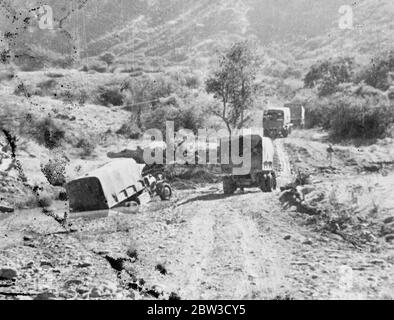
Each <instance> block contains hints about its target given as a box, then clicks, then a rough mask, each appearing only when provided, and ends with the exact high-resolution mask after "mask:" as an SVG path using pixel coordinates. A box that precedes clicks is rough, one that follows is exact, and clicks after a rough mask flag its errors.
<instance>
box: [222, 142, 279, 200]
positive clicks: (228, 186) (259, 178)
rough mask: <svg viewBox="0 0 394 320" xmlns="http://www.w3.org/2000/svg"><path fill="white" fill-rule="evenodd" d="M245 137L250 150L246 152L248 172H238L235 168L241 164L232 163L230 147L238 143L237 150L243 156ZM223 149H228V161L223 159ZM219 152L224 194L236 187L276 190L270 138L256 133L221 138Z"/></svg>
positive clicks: (228, 193) (266, 190)
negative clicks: (248, 162) (248, 163)
mask: <svg viewBox="0 0 394 320" xmlns="http://www.w3.org/2000/svg"><path fill="white" fill-rule="evenodd" d="M245 139H250V140H249V141H250V147H251V151H250V153H249V154H248V155H250V167H248V168H249V171H248V172H242V174H239V173H238V172H237V171H238V170H236V169H238V168H239V167H240V166H241V165H239V164H234V161H233V159H232V155H231V148H232V147H234V146H235V144H239V148H238V152H239V153H240V156H245V155H244V154H243V153H244V152H243V150H244V149H243V146H244V144H245V143H246V142H245ZM248 146H249V144H248ZM223 149H226V150H228V151H229V157H228V160H229V161H228V162H227V161H224V159H223V155H222V150H223ZM219 153H220V157H221V158H220V162H221V170H222V174H223V191H224V193H225V194H227V195H230V194H233V193H234V192H235V191H236V190H237V189H238V188H242V189H244V188H260V189H261V190H262V191H263V192H272V191H273V190H276V187H277V181H276V172H275V170H274V154H275V149H274V145H273V142H272V140H271V139H270V138H267V137H263V136H262V135H258V134H252V135H248V136H236V137H232V138H223V139H221V141H220V151H219ZM243 165H244V164H243Z"/></svg>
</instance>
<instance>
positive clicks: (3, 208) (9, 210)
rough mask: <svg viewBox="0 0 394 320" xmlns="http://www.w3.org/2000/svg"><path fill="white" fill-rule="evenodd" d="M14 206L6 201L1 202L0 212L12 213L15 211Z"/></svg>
mask: <svg viewBox="0 0 394 320" xmlns="http://www.w3.org/2000/svg"><path fill="white" fill-rule="evenodd" d="M14 210H15V209H14V207H12V206H11V205H8V204H6V203H4V202H0V213H12V212H14Z"/></svg>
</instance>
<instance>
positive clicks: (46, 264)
mask: <svg viewBox="0 0 394 320" xmlns="http://www.w3.org/2000/svg"><path fill="white" fill-rule="evenodd" d="M276 147H277V152H278V154H279V159H281V160H280V166H279V167H280V170H281V174H280V176H279V181H280V182H281V183H283V182H285V181H287V180H288V179H290V174H291V167H290V163H289V161H288V159H289V158H288V154H287V152H286V150H285V147H284V143H283V142H278V143H276ZM278 198H279V192H278V191H277V192H275V193H272V194H265V193H262V192H261V191H259V190H257V189H256V190H250V191H248V192H245V193H237V194H235V195H233V196H230V197H229V196H224V195H223V194H222V190H221V186H220V185H211V186H205V187H199V188H197V189H195V190H186V191H177V192H176V194H175V197H174V199H173V200H172V201H171V202H168V203H159V202H157V203H156V202H155V203H151V204H150V205H148V206H147V207H145V208H144V209H143V210H142V211H141V212H140V213H138V214H118V213H114V214H109V215H108V216H107V217H106V218H101V219H96V220H82V219H80V220H77V221H74V227H75V228H76V232H75V233H73V234H63V233H59V231H61V230H57V229H56V227H55V226H53V225H51V226H52V229H51V228H48V225H50V222H49V221H47V220H45V221H43V220H42V219H41V218H40V217H39V216H38V214H37V215H34V219H35V220H34V219H33V218H31V217H30V219H31V220H30V221H29V222H27V220H26V214H25V215H24V216H23V215H22V214H21V215H22V216H20V217H19V219H20V221H23V226H24V228H22V229H20V228H17V225H18V223H16V222H15V221H16V220H15V219H18V217H13V218H12V219H13V221H14V222H13V224H12V225H13V228H12V230H13V232H10V230H9V228H8V231H7V232H8V234H7V239H8V240H10V239H14V240H16V239H18V240H19V241H20V242H19V243H18V242H17V241H14V245H9V246H8V247H2V251H1V252H0V265H10V264H11V265H12V266H13V268H15V270H17V272H18V277H17V279H16V282H15V283H14V284H13V285H12V286H9V287H7V288H6V290H2V291H3V295H2V293H1V292H0V298H1V297H10V295H4V291H7V292H11V293H12V292H19V293H20V292H22V293H23V292H25V293H26V292H34V294H33V293H31V294H26V295H24V296H23V297H24V298H26V297H28V298H30V297H34V295H35V294H37V293H39V292H42V291H45V292H51V293H52V294H53V296H54V297H57V298H59V297H60V298H69V299H71V298H85V299H87V298H96V299H104V298H105V299H111V298H112V299H135V298H136V299H140V298H143V299H152V298H163V299H166V298H168V297H169V296H170V294H171V293H173V294H176V295H177V296H179V297H180V298H181V299H338V298H340V299H348V298H351V299H354V298H356V299H357V298H368V299H381V298H393V297H394V292H393V288H394V273H393V263H394V258H393V247H392V246H391V247H388V248H384V250H382V249H379V250H377V248H376V247H366V248H355V247H354V246H352V245H351V244H349V243H347V242H345V241H343V239H341V238H340V237H338V236H336V235H333V234H329V233H321V232H316V230H314V229H313V227H311V226H308V225H306V224H304V220H302V219H300V215H299V214H298V213H297V212H294V211H291V210H284V209H283V208H282V206H281V204H280V202H279V200H278ZM22 217H23V218H22ZM9 219H11V218H7V219H5V220H3V221H2V225H3V226H4V225H5V224H6V223H10V220H9ZM18 230H23V231H18ZM0 231H2V236H4V233H5V232H6V230H4V229H1V228H0ZM26 234H28V235H29V239H28V241H26V239H23V236H26ZM7 243H8V244H10V243H12V241H8V242H7ZM64 248H66V249H64ZM131 249H132V250H134V251H135V252H136V253H137V254H136V255H137V256H138V257H137V258H135V259H133V260H132V261H131V262H128V264H125V265H122V267H121V268H119V266H118V265H116V266H115V267H114V265H113V264H111V265H110V264H108V259H107V260H106V259H105V256H108V255H110V256H111V257H112V256H119V255H120V256H121V257H125V256H126V252H127V251H128V250H129V252H130V250H131ZM124 259H125V260H127V256H126V258H124ZM29 265H30V267H28V266H29ZM81 266H82V267H81ZM111 266H112V268H111ZM158 266H160V268H158ZM49 274H50V279H51V281H50V282H48V275H49ZM44 281H45V282H44ZM48 283H49V285H48ZM137 284H138V285H137ZM152 288H154V289H152ZM158 288H159V289H158ZM152 290H153V292H154V294H152ZM0 291H1V290H0ZM156 293H159V294H157V295H156ZM11 296H12V297H14V295H11ZM15 296H16V297H18V298H21V295H17V294H15Z"/></svg>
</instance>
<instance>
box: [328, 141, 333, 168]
mask: <svg viewBox="0 0 394 320" xmlns="http://www.w3.org/2000/svg"><path fill="white" fill-rule="evenodd" d="M333 153H334V148H333V147H332V145H331V144H330V145H329V146H328V148H327V158H328V160H329V161H330V168H331V167H332V155H333Z"/></svg>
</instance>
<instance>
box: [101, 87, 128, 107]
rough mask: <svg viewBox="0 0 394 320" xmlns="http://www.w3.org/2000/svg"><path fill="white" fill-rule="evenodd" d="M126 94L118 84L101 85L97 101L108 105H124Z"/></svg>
mask: <svg viewBox="0 0 394 320" xmlns="http://www.w3.org/2000/svg"><path fill="white" fill-rule="evenodd" d="M124 99H125V97H124V95H123V94H122V93H121V92H120V89H119V87H118V86H100V87H99V88H98V90H97V93H96V102H97V103H98V104H100V105H103V106H106V107H108V106H109V105H110V104H111V105H113V106H122V105H123V103H124Z"/></svg>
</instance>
